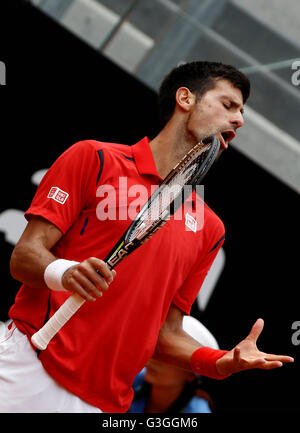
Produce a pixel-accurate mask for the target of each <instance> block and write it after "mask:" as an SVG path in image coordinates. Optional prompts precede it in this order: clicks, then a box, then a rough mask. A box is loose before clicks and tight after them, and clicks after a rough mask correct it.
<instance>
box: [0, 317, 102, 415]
mask: <svg viewBox="0 0 300 433" xmlns="http://www.w3.org/2000/svg"><path fill="white" fill-rule="evenodd" d="M8 326H9V328H10V329H9V328H8ZM0 412H1V413H8V412H10V413H12V412H13V413H20V412H31V413H33V412H34V413H40V412H44V413H55V412H56V413H74V412H76V413H101V412H102V411H101V410H100V409H98V408H97V407H95V406H92V405H90V404H89V403H86V402H85V401H83V400H81V399H80V398H79V397H77V396H76V395H74V394H72V393H71V392H69V391H68V390H66V389H65V388H63V387H62V386H61V385H59V384H58V383H57V382H56V381H55V380H54V379H52V378H51V377H50V376H49V374H48V373H47V372H46V370H45V369H44V368H43V366H42V363H41V362H40V361H39V359H38V358H37V355H36V353H35V351H34V350H33V348H32V347H31V345H30V343H29V341H28V338H27V336H26V335H25V334H23V333H22V332H20V331H19V330H18V329H17V328H16V326H15V324H14V323H13V322H12V321H8V322H6V323H3V322H0Z"/></svg>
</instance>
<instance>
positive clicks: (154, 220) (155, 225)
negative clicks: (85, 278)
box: [31, 137, 220, 350]
mask: <svg viewBox="0 0 300 433" xmlns="http://www.w3.org/2000/svg"><path fill="white" fill-rule="evenodd" d="M219 148H220V142H219V140H217V139H216V138H215V137H208V138H207V139H205V140H203V141H202V142H199V143H197V144H196V145H195V146H194V147H193V148H192V149H191V150H190V151H189V152H188V153H187V154H186V155H185V156H184V157H183V158H182V159H181V161H179V162H178V164H176V166H175V167H174V168H173V169H172V170H171V172H170V173H169V174H168V176H167V177H166V178H165V179H164V181H163V182H162V183H161V185H160V186H159V187H158V188H157V189H156V190H155V192H154V193H153V194H152V195H151V197H150V198H149V199H148V201H147V202H146V203H145V205H144V206H143V207H142V209H141V211H140V212H139V213H138V214H137V216H136V217H135V219H134V221H133V222H132V223H131V225H130V226H129V228H128V229H127V230H126V231H125V233H124V234H123V235H122V237H121V239H119V241H118V242H117V243H116V244H115V246H114V247H113V248H112V250H111V251H110V252H109V254H108V255H107V256H106V257H105V259H104V261H105V262H106V264H107V266H108V267H109V268H110V269H113V268H114V267H115V266H116V265H117V264H118V263H120V262H121V261H122V260H123V259H124V258H125V257H126V256H128V254H130V253H132V252H133V251H134V250H136V248H138V247H139V246H140V245H142V244H143V243H145V242H146V241H147V240H148V239H150V238H151V237H152V236H153V235H154V234H155V233H156V232H157V231H158V230H159V229H160V228H161V227H162V226H163V225H164V224H165V223H166V222H167V221H168V220H169V219H170V217H171V216H172V215H174V213H175V212H176V210H177V209H178V208H179V207H180V206H182V204H183V201H184V198H185V195H184V187H185V186H186V185H189V186H191V187H192V189H195V188H196V186H197V185H199V184H200V182H201V181H202V179H203V178H204V176H205V175H206V173H207V172H208V170H209V169H210V167H211V166H212V164H213V162H214V160H215V158H216V156H217V155H218V151H219ZM170 192H171V193H170ZM84 302H85V299H83V298H82V297H81V296H80V295H78V294H77V293H74V294H72V295H71V296H70V297H69V298H68V299H67V300H66V301H65V302H64V304H63V305H61V307H60V308H59V309H58V310H57V311H56V312H55V314H54V315H53V316H52V317H51V318H50V319H49V320H48V321H47V322H46V323H45V325H44V326H43V327H42V328H41V329H40V330H39V331H38V332H36V333H35V334H33V336H32V338H31V341H32V343H33V344H34V346H35V347H37V348H38V349H40V350H44V349H46V347H47V345H48V343H49V342H50V341H51V339H52V338H53V337H54V336H55V335H56V333H57V332H58V331H59V330H60V329H61V328H62V327H63V326H64V325H65V324H66V323H67V322H68V320H69V319H70V318H71V317H72V316H73V314H75V313H76V311H77V310H78V309H79V308H80V307H81V306H82V304H83V303H84Z"/></svg>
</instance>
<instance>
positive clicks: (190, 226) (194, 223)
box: [185, 212, 197, 233]
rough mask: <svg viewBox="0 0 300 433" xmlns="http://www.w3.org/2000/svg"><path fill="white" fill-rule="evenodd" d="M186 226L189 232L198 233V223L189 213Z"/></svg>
mask: <svg viewBox="0 0 300 433" xmlns="http://www.w3.org/2000/svg"><path fill="white" fill-rule="evenodd" d="M185 226H186V227H187V228H188V229H189V230H192V231H193V232H195V233H196V231H197V221H196V220H195V218H194V217H192V215H190V214H189V213H188V212H187V213H186V214H185Z"/></svg>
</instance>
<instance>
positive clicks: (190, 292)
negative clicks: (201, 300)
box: [172, 235, 225, 314]
mask: <svg viewBox="0 0 300 433" xmlns="http://www.w3.org/2000/svg"><path fill="white" fill-rule="evenodd" d="M224 240H225V235H222V237H220V238H219V240H218V241H217V242H216V243H215V245H214V246H213V247H212V248H211V249H210V250H209V251H208V253H207V254H206V257H205V258H204V259H203V260H202V261H200V262H199V261H198V262H197V263H196V264H195V265H194V267H193V268H192V270H191V272H190V273H189V276H188V277H187V278H186V280H185V281H184V283H183V285H182V286H181V287H180V289H179V290H178V291H177V292H176V294H175V296H174V298H173V301H172V302H173V303H174V304H175V305H176V306H177V307H178V308H180V309H181V310H182V311H183V312H184V313H185V314H190V312H191V308H192V305H193V303H194V302H195V299H196V297H197V295H198V293H199V291H200V289H201V286H202V284H203V282H204V280H205V277H206V275H207V273H208V271H209V269H210V268H211V266H212V264H213V262H214V260H215V258H216V256H217V254H218V252H219V250H220V248H221V246H222V245H223V243H224Z"/></svg>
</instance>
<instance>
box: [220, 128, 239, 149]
mask: <svg viewBox="0 0 300 433" xmlns="http://www.w3.org/2000/svg"><path fill="white" fill-rule="evenodd" d="M235 136H236V133H235V132H234V131H233V130H232V129H228V130H226V131H223V132H221V137H220V142H221V145H222V147H223V148H224V149H227V148H228V144H229V143H230V141H232V140H233V139H234V137H235Z"/></svg>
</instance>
